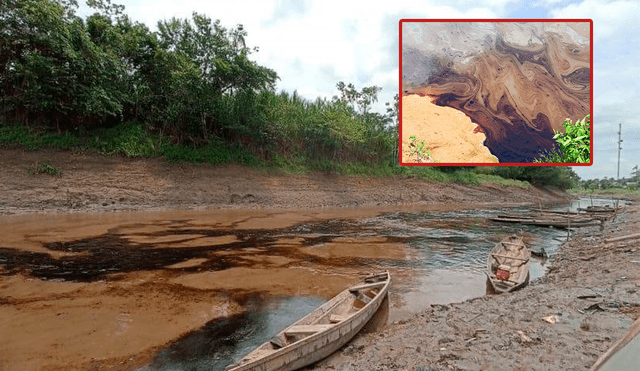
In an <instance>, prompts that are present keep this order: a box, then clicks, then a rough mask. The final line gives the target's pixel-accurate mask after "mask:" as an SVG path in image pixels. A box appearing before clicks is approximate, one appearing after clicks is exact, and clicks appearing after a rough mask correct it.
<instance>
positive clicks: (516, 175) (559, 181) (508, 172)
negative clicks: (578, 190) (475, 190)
mask: <svg viewBox="0 0 640 371" xmlns="http://www.w3.org/2000/svg"><path fill="white" fill-rule="evenodd" d="M495 174H496V175H499V176H501V177H503V178H507V179H516V180H522V181H526V182H529V183H531V184H533V185H539V186H554V187H559V188H561V189H569V188H573V187H574V186H575V185H576V184H577V183H578V181H579V177H578V175H577V174H576V173H575V172H574V171H573V169H571V168H570V167H568V166H496V167H495Z"/></svg>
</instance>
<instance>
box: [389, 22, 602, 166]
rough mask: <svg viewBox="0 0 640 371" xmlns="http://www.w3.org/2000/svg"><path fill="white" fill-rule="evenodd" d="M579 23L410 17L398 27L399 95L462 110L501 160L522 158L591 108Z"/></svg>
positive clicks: (583, 30)
mask: <svg viewBox="0 0 640 371" xmlns="http://www.w3.org/2000/svg"><path fill="white" fill-rule="evenodd" d="M589 27H590V24H589V23H586V22H564V23H560V22H557V23H556V22H522V23H515V22H477V23H472V22H411V23H404V24H403V29H402V37H403V39H402V86H403V91H404V94H419V95H422V96H429V97H432V98H433V101H434V103H435V104H437V105H440V106H448V107H453V108H455V109H458V110H460V111H462V112H464V113H465V114H466V115H467V116H469V117H470V118H471V120H472V121H473V122H475V123H476V124H478V125H479V126H480V127H481V129H482V131H483V132H484V133H485V134H486V136H487V139H486V141H485V145H486V146H487V147H488V148H489V149H490V150H491V152H492V153H493V154H494V155H495V156H496V157H498V159H499V160H500V162H510V163H528V162H532V161H533V160H534V159H535V158H537V157H538V156H539V155H540V154H541V153H543V152H544V151H547V150H549V149H551V148H552V147H553V145H554V143H555V142H554V140H553V135H554V130H556V131H560V130H563V127H562V123H563V122H564V120H565V119H566V118H570V119H571V120H572V121H573V122H575V121H576V120H578V119H581V118H582V117H584V116H585V115H587V114H588V113H589V110H590V104H591V102H590V89H591V86H590V80H591V79H590V76H591V66H590V41H589V33H588V32H589Z"/></svg>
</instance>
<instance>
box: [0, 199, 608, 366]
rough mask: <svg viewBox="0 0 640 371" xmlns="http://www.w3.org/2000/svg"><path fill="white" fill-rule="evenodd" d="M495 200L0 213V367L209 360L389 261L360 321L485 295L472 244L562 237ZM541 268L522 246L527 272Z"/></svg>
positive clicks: (222, 361) (232, 354) (546, 244)
mask: <svg viewBox="0 0 640 371" xmlns="http://www.w3.org/2000/svg"><path fill="white" fill-rule="evenodd" d="M587 202H588V201H586V200H582V201H581V203H582V206H585V205H586V204H587ZM589 202H593V201H591V200H589ZM606 202H607V200H595V203H596V204H598V203H606ZM561 207H562V208H563V210H566V209H567V205H563V206H561ZM575 207H576V205H573V208H575ZM524 210H525V209H519V210H518V209H513V210H510V211H514V212H518V211H524ZM504 212H505V210H504V209H502V210H464V207H463V205H458V206H456V207H452V208H451V209H450V210H431V209H429V208H428V207H421V208H410V207H393V208H387V209H381V208H376V209H363V208H359V209H326V210H309V211H300V210H296V211H274V212H269V211H255V210H253V211H246V210H244V211H233V210H202V211H184V212H176V211H172V212H155V213H110V214H90V215H87V214H84V215H81V214H68V215H22V216H11V217H9V216H6V217H2V218H1V219H0V225H2V234H1V235H0V318H2V320H0V333H2V334H3V335H2V336H3V337H4V339H3V341H2V342H0V343H3V344H5V345H0V350H1V351H11V352H13V354H14V358H13V360H7V359H0V366H2V365H3V364H4V365H6V366H8V367H11V366H16V365H22V366H24V365H33V366H36V367H38V368H39V366H56V365H58V366H60V365H65V364H67V365H74V367H78V368H87V367H91V365H92V364H100V362H105V360H112V361H110V362H111V363H114V362H116V363H118V364H121V365H122V367H125V368H129V369H138V370H183V369H189V370H204V369H207V370H210V369H214V370H222V369H224V366H226V365H227V364H229V363H231V362H232V361H233V360H235V359H237V358H239V357H241V356H242V355H243V354H245V353H247V352H248V351H249V350H250V349H251V348H253V347H254V346H256V345H257V344H260V343H262V342H263V341H265V340H266V339H268V338H270V337H271V336H272V335H273V334H275V333H276V332H277V331H279V330H281V329H282V328H284V327H286V326H287V325H288V324H290V323H292V322H293V321H295V320H296V319H297V318H300V317H302V316H303V315H305V314H306V313H308V312H310V311H311V310H312V309H313V308H315V307H316V306H318V305H319V304H321V303H322V302H324V301H326V300H328V299H329V298H331V297H332V296H334V295H335V294H337V293H338V292H340V291H341V290H343V289H344V288H345V287H347V286H348V285H350V284H352V283H354V282H356V281H357V280H358V277H359V276H360V275H362V274H366V273H369V272H371V271H378V270H389V271H390V273H391V276H392V286H391V289H390V295H389V300H388V302H387V304H386V305H385V306H384V307H385V308H384V309H383V310H382V311H381V313H379V314H378V315H377V318H376V320H375V321H374V323H373V324H371V325H370V326H369V329H368V330H369V331H375V330H376V328H379V327H380V326H384V325H385V324H387V323H391V322H393V321H398V320H402V319H404V318H408V317H410V316H412V315H413V314H415V313H418V312H420V311H421V310H423V309H424V308H426V307H428V306H429V305H431V304H444V303H450V302H459V301H464V300H466V299H469V298H473V297H478V296H482V295H485V293H486V280H485V276H484V273H483V268H484V266H485V262H486V254H487V252H488V251H489V250H490V249H491V248H492V247H493V245H494V244H495V243H497V242H498V241H500V239H502V238H503V237H504V236H506V235H508V234H511V233H515V232H518V231H522V232H524V234H525V236H526V238H525V241H526V242H528V244H529V245H530V247H531V248H532V249H533V250H538V251H539V250H541V249H544V250H545V251H546V253H547V254H548V255H549V256H553V254H554V253H555V251H556V249H557V247H558V246H559V245H560V243H561V241H562V240H563V239H564V238H566V235H567V232H566V231H563V230H558V229H553V228H542V227H535V226H522V225H517V224H503V223H497V222H492V221H490V220H489V219H488V218H490V217H493V216H495V215H497V214H499V213H504ZM545 267H546V261H545V260H541V259H536V260H535V261H534V263H533V264H532V268H531V274H532V276H531V278H532V280H534V279H536V278H539V277H541V276H542V275H544V272H545ZM34 339H37V341H34ZM8 344H10V345H8ZM0 353H2V352H0ZM143 355H144V356H143ZM20 357H22V358H20ZM113 360H115V361H113ZM12 362H15V363H12ZM0 368H2V367H0ZM54 369H55V367H54Z"/></svg>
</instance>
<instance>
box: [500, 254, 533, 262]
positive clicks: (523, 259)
mask: <svg viewBox="0 0 640 371" xmlns="http://www.w3.org/2000/svg"><path fill="white" fill-rule="evenodd" d="M491 256H493V257H494V258H507V259H516V260H522V261H528V260H529V259H525V258H518V257H517V256H507V255H500V254H491Z"/></svg>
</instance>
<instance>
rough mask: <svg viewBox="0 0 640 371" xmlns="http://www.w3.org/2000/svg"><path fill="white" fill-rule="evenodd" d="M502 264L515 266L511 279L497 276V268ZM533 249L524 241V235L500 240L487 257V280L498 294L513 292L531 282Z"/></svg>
mask: <svg viewBox="0 0 640 371" xmlns="http://www.w3.org/2000/svg"><path fill="white" fill-rule="evenodd" d="M501 264H507V265H509V266H512V267H514V268H513V271H512V272H511V274H510V278H509V280H501V279H498V278H497V275H496V269H497V267H498V266H499V265H501ZM530 265H531V251H530V250H529V248H528V247H527V246H526V245H525V244H524V242H523V241H522V237H519V236H516V235H512V236H509V237H506V238H505V239H503V240H502V241H500V242H498V243H497V244H496V245H495V246H494V247H493V249H491V251H490V252H489V255H488V257H487V271H486V275H487V281H488V282H489V284H490V286H491V288H492V289H493V291H494V292H495V293H497V294H500V293H504V292H511V291H515V290H518V289H521V288H522V287H524V286H526V285H527V284H528V283H529V279H530V273H529V267H530Z"/></svg>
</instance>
